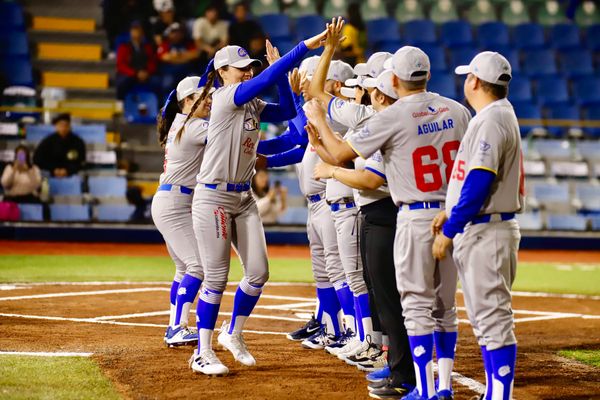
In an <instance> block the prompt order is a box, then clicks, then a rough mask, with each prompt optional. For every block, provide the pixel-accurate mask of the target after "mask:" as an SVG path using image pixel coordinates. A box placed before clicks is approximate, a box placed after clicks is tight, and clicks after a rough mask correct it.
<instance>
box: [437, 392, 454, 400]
mask: <svg viewBox="0 0 600 400" xmlns="http://www.w3.org/2000/svg"><path fill="white" fill-rule="evenodd" d="M437 397H438V400H454V392H452V390H440V391H438V392H437Z"/></svg>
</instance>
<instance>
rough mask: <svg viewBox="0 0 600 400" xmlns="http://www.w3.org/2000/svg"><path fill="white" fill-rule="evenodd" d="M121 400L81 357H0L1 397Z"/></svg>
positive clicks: (18, 398) (110, 386)
mask: <svg viewBox="0 0 600 400" xmlns="http://www.w3.org/2000/svg"><path fill="white" fill-rule="evenodd" d="M84 397H85V398H88V399H106V400H110V399H120V398H121V397H120V396H119V394H118V393H117V392H116V390H115V388H114V387H113V386H112V384H111V383H110V381H109V380H108V378H106V377H105V376H104V375H103V374H102V372H101V371H100V368H99V367H98V366H97V365H96V364H95V363H94V361H92V360H90V359H88V358H82V357H35V356H33V357H32V356H13V355H0V398H2V399H10V400H20V399H23V400H25V399H27V400H29V399H81V398H84Z"/></svg>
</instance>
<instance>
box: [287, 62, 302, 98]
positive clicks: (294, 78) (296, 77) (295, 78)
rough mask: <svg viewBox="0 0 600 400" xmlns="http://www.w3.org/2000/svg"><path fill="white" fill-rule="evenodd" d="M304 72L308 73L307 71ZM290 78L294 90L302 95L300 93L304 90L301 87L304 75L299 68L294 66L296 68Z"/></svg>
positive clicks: (298, 94)
mask: <svg viewBox="0 0 600 400" xmlns="http://www.w3.org/2000/svg"><path fill="white" fill-rule="evenodd" d="M302 74H304V75H306V74H305V73H302ZM288 79H289V80H290V87H291V88H292V92H294V93H295V94H296V95H297V96H300V93H301V92H302V90H301V88H300V82H301V81H302V75H301V74H300V72H299V71H298V68H294V70H293V71H292V72H290V74H289V77H288Z"/></svg>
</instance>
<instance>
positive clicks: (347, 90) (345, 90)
mask: <svg viewBox="0 0 600 400" xmlns="http://www.w3.org/2000/svg"><path fill="white" fill-rule="evenodd" d="M340 93H341V94H342V96H344V97H347V98H349V99H355V98H356V92H355V91H354V88H351V87H346V86H344V87H342V88H341V89H340Z"/></svg>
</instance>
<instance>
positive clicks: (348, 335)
mask: <svg viewBox="0 0 600 400" xmlns="http://www.w3.org/2000/svg"><path fill="white" fill-rule="evenodd" d="M354 336H355V335H354V332H352V331H351V330H350V329H346V331H345V332H343V333H342V334H341V335H340V338H339V339H338V340H337V341H336V342H334V343H332V344H330V345H329V346H325V351H326V352H328V353H329V354H332V355H336V354H337V352H338V351H339V350H340V349H341V348H342V347H344V346H346V345H347V344H348V342H350V341H351V340H352V339H353V338H354Z"/></svg>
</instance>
